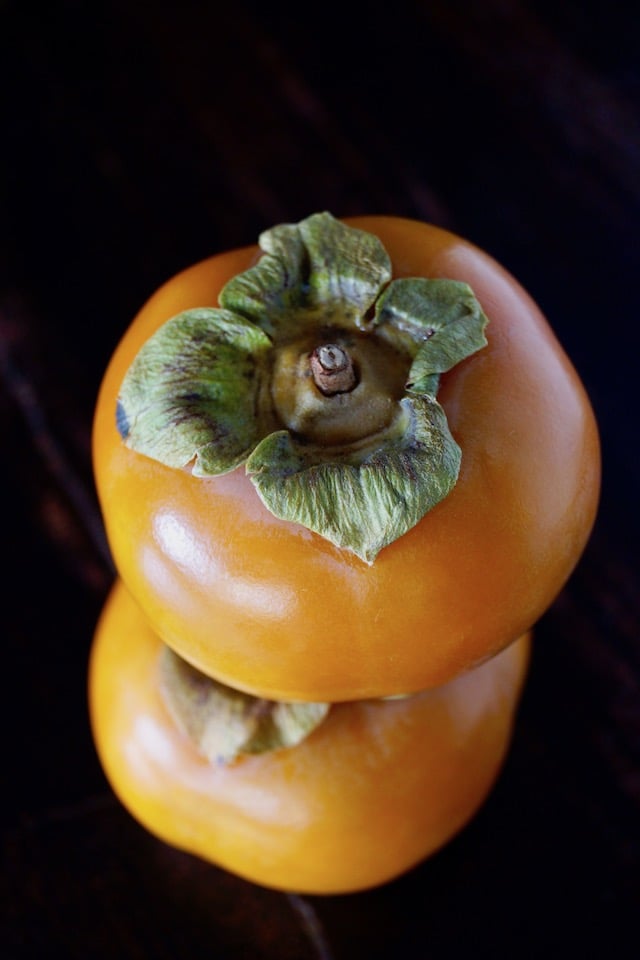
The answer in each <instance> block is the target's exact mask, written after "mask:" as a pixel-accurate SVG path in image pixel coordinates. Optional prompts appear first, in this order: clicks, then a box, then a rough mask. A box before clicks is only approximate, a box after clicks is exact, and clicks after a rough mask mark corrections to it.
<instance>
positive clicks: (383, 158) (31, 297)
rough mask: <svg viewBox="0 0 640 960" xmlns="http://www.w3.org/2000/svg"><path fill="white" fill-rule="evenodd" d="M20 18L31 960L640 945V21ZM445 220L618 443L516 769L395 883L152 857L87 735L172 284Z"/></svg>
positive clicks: (12, 619)
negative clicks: (547, 340) (96, 427)
mask: <svg viewBox="0 0 640 960" xmlns="http://www.w3.org/2000/svg"><path fill="white" fill-rule="evenodd" d="M344 6H345V5H344V4H337V3H328V4H322V5H312V6H310V7H309V8H308V10H307V8H306V7H305V5H299V6H298V8H297V9H296V10H295V12H293V8H287V9H285V8H283V7H276V9H275V10H274V9H272V5H271V4H269V3H264V2H248V0H234V3H232V4H229V5H227V6H225V7H224V8H223V9H222V11H221V12H220V11H218V12H216V4H214V3H202V4H198V3H195V2H191V0H183V2H182V3H180V4H177V3H176V4H172V3H166V2H162V0H159V2H155V3H135V2H134V3H130V2H124V0H113V2H103V0H94V2H93V3H81V2H80V0H67V2H53V3H50V4H41V5H40V6H37V5H35V4H31V3H28V2H19V0H13V2H11V0H5V2H0V71H1V77H0V79H1V83H0V90H1V94H0V96H1V97H2V115H1V117H0V136H1V137H2V149H1V151H0V173H1V176H0V204H1V206H0V335H1V352H0V359H1V364H2V380H1V386H2V391H1V393H0V424H1V426H2V444H3V460H2V462H3V470H2V478H3V487H4V492H3V498H2V502H3V505H4V510H3V523H2V528H3V543H4V549H3V559H4V563H5V567H4V570H5V573H4V575H3V584H4V587H5V589H4V591H3V617H2V622H3V631H2V633H3V650H4V661H3V662H4V665H5V671H4V682H3V685H2V686H3V690H4V693H3V704H4V705H5V706H6V707H7V710H6V719H5V721H4V725H3V745H2V753H3V761H2V769H3V774H4V776H3V778H2V779H3V785H2V795H3V800H4V806H5V814H4V816H3V818H2V857H3V863H2V887H3V889H2V913H3V916H2V923H1V933H0V938H1V941H0V954H1V955H2V957H3V958H7V960H14V958H16V960H17V958H20V960H23V958H24V960H26V958H38V960H46V958H49V957H54V956H55V957H59V956H61V957H66V958H73V960H75V958H82V960H86V958H96V960H100V958H103V957H104V958H114V957H117V958H121V960H128V958H145V960H156V958H157V960H163V958H170V957H171V958H173V957H176V956H181V957H182V956H184V957H188V958H189V960H197V958H200V957H203V958H204V957H206V958H208V960H210V958H213V957H216V958H217V957H224V958H231V960H234V958H269V960H271V958H282V960H288V958H295V960H306V958H315V960H319V958H325V960H326V958H333V960H347V958H349V960H355V958H371V960H374V958H375V960H378V958H396V957H403V958H404V957H407V958H414V957H415V958H424V960H449V958H458V957H470V956H473V957H476V958H480V957H487V958H489V957H490V958H492V960H502V958H509V960H511V958H514V957H518V958H538V957H554V956H560V955H562V956H566V957H574V956H576V957H581V958H590V957H597V958H602V957H606V958H608V960H618V958H626V957H632V956H637V923H638V913H639V908H640V895H639V894H640V886H639V874H638V871H639V868H640V831H639V829H638V827H639V814H640V762H639V761H640V696H639V694H640V689H639V688H640V617H639V612H640V604H639V601H638V561H637V543H638V533H639V528H640V523H639V512H638V491H639V487H640V483H639V481H640V465H639V463H638V453H637V451H638V419H639V417H638V413H639V410H638V403H637V393H638V388H637V383H638V364H639V358H640V349H639V348H640V337H639V335H638V330H639V327H640V321H639V310H638V294H637V290H638V274H639V272H640V269H639V268H640V244H639V239H638V226H639V207H640V130H639V117H640V71H639V63H638V50H639V49H640V30H639V17H638V14H637V13H635V12H634V5H629V6H628V5H627V4H626V3H624V4H623V3H618V2H616V0H607V2H605V0H602V2H593V3H581V2H578V0H575V2H573V0H570V2H563V3H557V2H553V3H551V2H525V0H522V2H517V0H484V2H482V3H473V2H464V0H463V2H457V3H450V2H445V0H443V2H432V3H429V2H424V3H417V2H416V3H410V2H406V0H396V2H395V3H393V4H386V5H384V6H382V5H381V7H380V8H378V7H377V6H372V5H369V6H368V8H367V13H366V15H363V17H362V19H361V23H360V25H359V27H358V29H357V30H356V29H355V28H354V27H353V26H351V25H350V22H349V21H347V22H346V23H345V21H344ZM321 209H328V210H331V212H333V213H334V214H336V215H339V216H340V215H348V214H356V213H390V214H400V215H406V216H412V217H416V218H420V219H425V220H431V221H434V222H436V223H438V224H441V225H443V226H446V227H449V228H451V229H453V230H455V231H457V232H458V233H461V234H463V235H465V236H467V237H468V238H469V239H471V240H473V241H474V242H475V243H477V244H478V245H480V246H482V247H484V248H485V249H487V250H488V251H489V252H490V253H492V254H493V255H494V256H496V257H497V258H498V259H499V260H500V261H502V263H503V264H504V265H505V266H506V267H507V268H508V269H510V270H511V271H512V272H513V273H514V274H515V275H516V276H517V277H518V278H519V279H520V280H521V281H522V282H523V284H524V285H525V286H526V287H527V288H528V289H529V290H530V292H531V293H532V295H533V296H534V298H535V299H537V300H538V302H539V303H540V305H541V306H542V308H543V310H544V311H545V312H546V314H547V316H548V318H549V320H550V322H551V324H552V325H553V327H554V329H555V331H556V333H557V335H558V337H559V339H560V340H561V342H562V343H563V344H564V346H565V347H566V349H567V351H568V352H569V354H570V355H571V357H572V358H573V361H574V363H575V365H576V367H577V368H578V371H579V372H580V374H581V376H582V378H583V380H584V382H585V384H586V386H587V389H588V390H589V392H590V395H591V397H592V400H593V404H594V407H595V410H596V413H597V416H598V420H599V423H600V427H601V432H602V441H603V454H604V487H603V496H602V503H601V510H600V514H599V518H598V522H597V525H596V529H595V531H594V534H593V537H592V539H591V541H590V543H589V546H588V549H587V551H586V553H585V555H584V558H583V560H582V562H581V563H580V565H579V567H578V569H577V571H576V573H575V575H574V577H573V578H572V580H571V582H570V583H569V584H568V585H567V587H566V589H565V590H564V591H563V593H562V595H561V596H560V597H559V598H558V600H557V602H556V603H555V604H554V605H553V607H552V608H551V609H550V610H549V612H548V613H547V614H546V615H545V616H544V617H543V619H542V621H541V622H540V624H539V625H538V629H537V642H536V647H535V654H534V659H533V665H532V672H531V676H530V680H529V683H528V686H527V689H526V694H525V697H524V701H523V704H522V709H521V711H520V714H519V718H518V725H517V730H516V735H515V740H514V744H513V749H512V751H511V754H510V756H509V760H508V762H507V765H506V768H505V770H504V773H503V776H502V778H501V780H500V782H499V784H498V786H497V788H496V789H495V791H494V793H493V794H492V796H491V798H490V799H489V801H488V802H487V804H486V805H485V806H484V807H483V809H482V811H481V812H480V813H479V815H478V816H477V817H476V819H475V820H474V821H473V823H472V824H470V825H469V827H468V828H467V829H466V830H465V831H464V832H463V833H462V834H461V835H460V836H459V837H458V838H456V840H455V841H454V842H453V843H451V844H450V845H449V846H448V847H447V848H446V849H445V850H443V851H442V852H441V853H439V854H438V855H437V856H435V857H434V858H433V859H431V860H429V861H427V862H426V863H424V864H423V865H421V866H420V867H418V868H417V869H415V870H414V871H412V872H411V873H410V874H408V875H406V876H405V877H403V878H402V879H400V880H398V881H397V882H395V883H392V884H389V885H387V886H386V887H383V888H381V889H378V890H375V891H372V892H368V893H362V894H356V895H352V896H348V897H328V898H314V897H307V898H296V897H288V896H286V895H284V894H278V893H274V892H269V891H265V890H262V889H261V888H258V887H255V886H252V885H251V884H248V883H245V882H243V881H241V880H238V879H236V878H234V877H232V876H230V875H229V874H227V873H225V872H223V871H221V870H218V869H216V868H215V867H213V866H209V865H207V864H204V863H202V862H199V861H198V860H196V859H194V858H191V857H189V856H186V855H183V854H180V853H177V852H175V851H173V850H171V849H169V848H168V847H166V846H164V845H163V844H161V843H159V842H157V841H155V840H154V839H152V838H151V837H150V836H149V835H148V834H147V833H145V832H144V831H143V830H142V828H140V827H138V826H137V824H136V823H135V822H134V821H133V820H132V819H131V818H130V817H129V815H128V814H127V813H126V812H125V811H124V810H123V809H122V808H121V807H120V805H119V804H118V803H117V801H116V800H115V799H114V797H113V795H112V793H111V791H110V788H109V786H108V784H107V782H106V780H105V778H104V776H103V774H102V771H101V769H100V767H99V764H98V762H97V759H96V756H95V753H94V749H93V745H92V742H91V737H90V733H89V727H88V718H87V706H86V695H85V675H86V666H87V656H88V651H89V646H90V642H91V635H92V631H93V628H94V624H95V621H96V618H97V616H98V613H99V610H100V608H101V605H102V602H103V599H104V597H105V594H106V591H107V589H108V587H109V584H110V583H111V580H112V577H113V572H112V569H111V565H110V561H109V557H108V552H107V549H106V546H105V542H104V536H103V532H102V524H101V520H100V517H99V513H98V510H97V506H96V499H95V493H94V488H93V481H92V474H91V463H90V450H89V435H90V426H91V418H92V411H93V406H94V403H95V397H96V391H97V388H98V384H99V382H100V378H101V376H102V373H103V370H104V368H105V366H106V364H107V361H108V358H109V356H110V353H111V351H112V350H113V348H114V346H115V344H116V342H117V340H118V339H119V337H120V335H121V334H122V332H123V331H124V329H125V327H126V325H127V324H128V323H129V321H130V319H131V317H132V316H133V314H134V312H135V311H136V310H137V308H138V307H139V306H140V304H141V303H142V302H143V300H144V299H145V298H146V297H147V296H148V295H149V294H150V293H151V292H152V291H153V290H154V289H155V288H156V287H157V286H158V285H159V284H160V283H161V282H162V281H163V280H165V279H166V278H168V277H169V276H170V275H172V274H173V273H175V272H177V271H178V270H179V269H181V268H182V267H183V266H186V265H187V264H189V263H190V262H193V261H195V260H198V259H201V258H203V257H205V256H207V255H209V254H211V253H215V252H217V251H220V250H223V249H226V248H230V247H233V246H236V245H243V244H246V243H251V242H253V241H254V240H255V239H256V237H257V235H258V233H259V231H260V230H262V229H263V228H265V227H267V226H270V225H272V224H273V223H276V222H279V221H282V220H297V219H300V218H301V217H303V216H305V215H307V214H308V213H311V212H313V211H315V210H321Z"/></svg>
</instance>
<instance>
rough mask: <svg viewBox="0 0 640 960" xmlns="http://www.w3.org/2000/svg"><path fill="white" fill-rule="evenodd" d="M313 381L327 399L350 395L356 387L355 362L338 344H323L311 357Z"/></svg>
mask: <svg viewBox="0 0 640 960" xmlns="http://www.w3.org/2000/svg"><path fill="white" fill-rule="evenodd" d="M309 366H310V367H311V373H312V375H313V381H314V383H315V385H316V387H317V388H318V390H320V392H321V393H323V394H324V395H325V397H333V396H334V395H335V394H337V393H348V392H349V391H350V390H353V388H354V387H355V385H356V379H357V378H356V372H355V369H354V366H353V361H352V359H351V357H350V356H349V354H348V353H347V351H346V350H344V349H343V348H342V347H340V346H338V344H337V343H323V344H322V345H321V346H319V347H316V348H315V350H314V351H313V353H312V354H311V356H310V357H309Z"/></svg>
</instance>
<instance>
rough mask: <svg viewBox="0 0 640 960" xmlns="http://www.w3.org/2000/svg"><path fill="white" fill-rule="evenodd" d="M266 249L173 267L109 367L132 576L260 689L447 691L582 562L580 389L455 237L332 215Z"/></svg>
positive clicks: (285, 230) (146, 602)
mask: <svg viewBox="0 0 640 960" xmlns="http://www.w3.org/2000/svg"><path fill="white" fill-rule="evenodd" d="M352 241H353V242H354V243H355V250H356V252H355V253H352V248H351V246H350V245H351V243H352ZM261 244H262V245H261V248H258V247H247V248H243V249H239V250H234V251H231V252H227V253H222V254H219V255H216V256H213V257H211V258H209V259H207V260H204V261H203V262H200V263H198V264H196V265H194V266H192V267H190V268H188V269H186V270H184V271H183V272H181V273H179V274H178V275H177V276H175V277H173V278H172V279H170V280H169V281H168V282H167V283H166V284H165V285H164V286H162V287H161V288H160V289H159V290H158V291H157V292H156V293H155V294H154V295H153V296H152V297H151V299H150V300H149V301H148V302H147V303H146V304H145V305H144V306H143V307H142V309H141V310H140V312H139V313H138V315H137V316H136V317H135V319H134V320H133V322H132V324H131V325H130V327H129V329H128V330H127V331H126V332H125V334H124V336H123V338H122V340H121V342H120V344H119V345H118V347H117V348H116V350H115V353H114V355H113V358H112V360H111V362H110V364H109V366H108V369H107V371H106V374H105V377H104V381H103V384H102V387H101V390H100V394H99V398H98V403H97V409H96V416H95V423H94V433H93V451H94V465H95V478H96V484H97V490H98V495H99V499H100V503H101V507H102V511H103V515H104V519H105V524H106V530H107V535H108V538H109V542H110V546H111V550H112V553H113V557H114V560H115V563H116V566H117V569H118V572H119V575H120V576H121V577H122V579H123V580H124V582H125V583H126V585H127V587H128V589H129V590H130V592H131V593H132V595H133V596H134V597H135V599H136V601H137V602H138V604H139V605H140V608H141V610H142V611H143V614H144V616H145V618H147V620H148V622H149V624H150V625H151V627H152V629H153V630H154V632H155V633H157V634H158V636H159V637H160V638H161V639H162V641H163V642H164V643H165V644H167V645H168V646H169V647H171V648H172V649H174V650H175V651H176V652H177V653H178V654H179V655H180V656H181V657H183V658H184V659H185V660H187V661H188V662H189V663H191V664H192V665H193V666H194V667H196V668H197V669H199V670H201V671H202V672H204V673H205V674H207V675H209V676H211V677H214V678H216V679H218V680H219V681H221V682H222V683H225V684H229V685H231V686H233V687H236V688H238V689H241V690H244V691H247V692H249V693H251V694H255V695H256V696H260V697H266V698H270V699H273V700H303V701H305V700H311V701H331V702H336V701H346V700H349V701H350V700H356V699H370V698H377V697H382V696H388V695H394V694H407V693H412V692H415V691H421V690H425V689H428V688H433V687H436V686H438V685H441V684H445V683H448V682H449V681H450V680H452V679H453V678H454V677H456V676H457V675H458V674H460V673H461V672H464V671H467V670H469V669H472V668H474V667H476V666H478V665H479V664H481V663H482V662H484V661H486V660H487V659H488V658H490V657H493V656H495V655H496V654H498V653H499V652H500V651H501V650H503V649H504V648H505V647H506V646H507V645H508V644H510V643H511V642H512V641H514V639H515V638H516V637H519V636H521V635H523V634H524V633H526V632H527V631H528V630H529V629H530V628H531V626H532V625H533V624H534V623H535V622H536V621H537V620H538V618H539V617H540V616H541V614H542V613H543V612H544V611H545V610H546V609H547V607H548V606H549V604H550V603H551V602H552V601H553V599H554V598H555V597H556V595H557V594H558V592H559V591H560V590H561V588H562V586H563V585H564V583H565V582H566V580H567V578H568V577H569V576H570V574H571V572H572V571H573V569H574V567H575V565H576V563H577V562H578V559H579V557H580V555H581V553H582V551H583V549H584V546H585V544H586V541H587V538H588V536H589V534H590V531H591V528H592V525H593V522H594V517H595V513H596V508H597V501H598V495H599V481H600V455H599V442H598V432H597V427H596V423H595V418H594V415H593V411H592V408H591V405H590V403H589V400H588V397H587V395H586V392H585V390H584V388H583V385H582V384H581V382H580V379H579V377H578V375H577V373H576V371H575V369H574V367H573V366H572V364H571V362H570V361H569V359H568V358H567V356H566V354H565V352H564V350H563V349H562V347H561V345H560V343H559V342H558V340H557V339H556V337H555V336H554V334H553V332H552V330H551V329H550V327H549V325H548V323H547V322H546V320H545V319H544V317H543V316H542V314H541V312H540V310H539V309H538V307H537V306H536V305H535V303H534V302H533V300H532V299H531V297H530V296H529V295H528V294H527V293H526V292H525V291H524V290H523V288H522V287H521V286H520V285H519V283H518V282H517V281H516V280H515V279H514V278H513V277H512V276H511V275H510V274H509V273H508V272H507V271H505V270H504V269H503V268H502V267H501V266H500V265H499V264H497V263H496V262H495V260H493V259H492V258H491V257H490V256H488V255H487V254H486V253H485V252H483V251H481V250H479V249H478V248H477V247H475V246H474V245H473V244H471V243H469V242H468V241H466V240H464V239H462V238H460V237H458V236H455V235H453V234H451V233H450V232H447V231H445V230H442V229H439V228H436V227H434V226H430V225H428V224H424V223H419V222H416V221H412V220H407V219H401V218H395V217H360V218H352V219H349V220H348V221H345V222H343V221H336V220H334V219H333V218H331V217H329V215H328V214H319V215H314V217H311V218H308V219H307V220H306V221H302V223H301V224H299V225H281V227H279V228H274V229H273V230H272V231H267V232H266V233H265V235H263V238H262V239H261ZM334 256H335V257H336V258H337V260H336V262H335V263H334V261H333V259H332V258H333V257H334ZM336 264H337V265H336Z"/></svg>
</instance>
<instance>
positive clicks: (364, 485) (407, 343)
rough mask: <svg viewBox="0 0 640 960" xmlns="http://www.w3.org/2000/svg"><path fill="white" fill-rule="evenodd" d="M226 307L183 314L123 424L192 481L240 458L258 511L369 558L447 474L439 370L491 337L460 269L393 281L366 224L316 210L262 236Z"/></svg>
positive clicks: (121, 410)
mask: <svg viewBox="0 0 640 960" xmlns="http://www.w3.org/2000/svg"><path fill="white" fill-rule="evenodd" d="M260 246H261V248H262V251H263V255H262V257H261V258H260V260H259V261H258V262H257V264H256V265H255V266H253V267H251V268H250V269H248V270H246V271H245V272H244V273H241V274H238V276H236V277H233V278H232V279H231V280H230V281H229V282H228V283H227V284H226V286H225V287H224V288H223V290H222V292H221V293H220V298H219V302H220V306H219V307H201V308H198V309H195V310H188V311H185V312H184V313H181V314H179V315H178V316H176V317H173V318H172V319H171V320H169V321H167V323H165V324H164V325H163V326H162V327H161V328H160V329H159V330H158V331H157V332H156V333H155V334H154V335H153V336H152V337H151V338H150V339H149V340H148V341H147V343H146V344H145V345H144V346H143V347H142V349H141V350H140V352H139V354H138V355H137V357H136V358H135V360H134V362H133V364H132V365H131V367H130V368H129V370H128V372H127V374H126V376H125V379H124V381H123V384H122V387H121V390H120V396H119V401H118V410H117V424H118V429H119V431H120V434H121V436H122V438H123V440H124V442H125V443H126V444H127V446H129V447H131V448H132V449H133V450H136V451H138V452H139V453H143V454H145V455H147V456H149V457H153V458H155V459H157V460H159V461H161V462H162V463H164V464H167V465H168V466H172V467H177V468H182V467H186V466H187V465H189V464H190V465H191V468H192V472H193V474H194V475H195V476H198V477H208V476H215V475H218V474H222V473H226V472H228V471H230V470H233V469H235V468H236V467H238V466H239V465H240V464H243V463H244V464H245V469H246V471H247V473H248V475H249V476H250V478H251V480H252V482H253V484H254V486H255V488H256V490H257V492H258V495H259V496H260V498H261V499H262V501H263V502H264V504H265V506H266V507H267V508H268V509H269V510H270V511H271V512H272V513H274V514H275V515H276V516H277V517H280V518H282V519H285V520H289V521H293V522H296V523H300V524H303V525H304V526H306V527H308V528H309V529H311V530H313V531H314V532H316V533H318V534H320V535H321V536H323V537H325V538H326V539H328V540H330V541H331V542H332V543H333V544H335V545H336V546H338V547H340V548H343V549H346V550H350V551H352V552H353V553H354V554H356V555H357V556H358V557H360V558H361V559H362V560H364V561H365V562H367V563H371V562H373V560H374V559H375V557H376V556H377V554H378V553H379V551H380V550H381V549H382V548H383V547H385V546H387V545H388V544H390V543H392V542H393V541H394V540H396V539H397V538H398V537H400V536H402V535H403V534H404V533H406V532H407V531H408V530H409V529H410V528H411V527H413V526H414V525H415V524H416V523H417V522H418V521H419V520H420V519H421V518H422V517H423V516H424V514H425V513H426V512H427V511H428V510H430V509H431V508H432V507H433V506H435V505H436V504H437V503H439V502H440V501H441V500H442V499H443V498H444V497H446V496H447V494H448V493H449V492H450V491H451V489H452V488H453V486H454V485H455V483H456V480H457V477H458V473H459V468H460V459H461V451H460V448H459V447H458V445H457V444H456V442H455V440H454V439H453V437H452V435H451V433H450V430H449V427H448V425H447V420H446V416H445V413H444V410H443V409H442V407H441V406H440V404H439V403H438V402H437V400H436V394H437V390H438V385H439V380H440V375H441V374H442V373H445V372H446V371H448V370H450V369H451V368H452V367H453V366H455V365H456V364H457V363H459V362H460V361H461V360H463V359H465V358H466V357H468V356H470V355H471V354H473V353H475V352H476V351H477V350H479V349H480V348H481V347H483V346H484V345H485V344H486V342H487V341H486V338H485V334H484V330H485V327H486V324H487V318H486V316H485V315H484V313H483V312H482V309H481V307H480V304H479V303H478V301H477V300H476V298H475V296H474V295H473V292H472V291H471V289H470V288H469V287H468V286H467V284H465V283H461V282H459V281H454V280H443V279H426V278H423V277H416V278H403V279H396V280H393V279H392V270H391V262H390V260H389V257H388V255H387V253H386V251H385V249H384V247H383V246H382V244H381V242H380V240H379V239H378V238H377V237H376V236H375V235H373V234H370V233H367V232H365V231H363V230H358V229H355V228H353V227H348V226H347V225H345V224H343V223H341V222H340V221H338V220H336V219H334V217H332V216H331V215H330V214H329V213H319V214H314V215H312V216H310V217H308V218H307V219H305V220H302V221H301V222H300V223H298V224H281V225H279V226H276V227H273V228H272V229H271V230H268V231H266V232H265V233H263V234H262V235H261V237H260Z"/></svg>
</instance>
